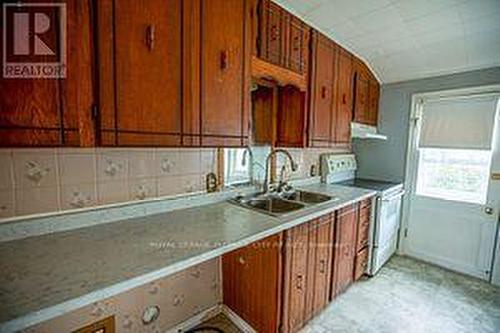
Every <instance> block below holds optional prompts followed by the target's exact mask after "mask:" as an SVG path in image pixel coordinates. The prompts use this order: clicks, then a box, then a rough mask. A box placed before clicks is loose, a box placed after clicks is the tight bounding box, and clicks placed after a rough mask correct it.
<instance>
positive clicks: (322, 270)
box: [319, 259, 326, 274]
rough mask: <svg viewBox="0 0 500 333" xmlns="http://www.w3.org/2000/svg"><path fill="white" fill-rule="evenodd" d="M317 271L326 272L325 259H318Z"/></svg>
mask: <svg viewBox="0 0 500 333" xmlns="http://www.w3.org/2000/svg"><path fill="white" fill-rule="evenodd" d="M319 272H320V273H321V274H325V272H326V261H325V259H321V260H320V261H319Z"/></svg>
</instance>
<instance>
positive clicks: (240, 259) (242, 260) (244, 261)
mask: <svg viewBox="0 0 500 333" xmlns="http://www.w3.org/2000/svg"><path fill="white" fill-rule="evenodd" d="M238 262H239V263H240V264H242V265H244V264H246V263H247V261H246V260H245V257H243V256H240V257H239V258H238Z"/></svg>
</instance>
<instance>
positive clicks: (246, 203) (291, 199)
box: [230, 190, 338, 216]
mask: <svg viewBox="0 0 500 333" xmlns="http://www.w3.org/2000/svg"><path fill="white" fill-rule="evenodd" d="M337 199H338V198H336V197H331V196H328V195H324V194H320V193H314V192H308V191H301V190H295V191H294V192H291V193H289V194H280V195H278V194H257V195H251V196H246V197H238V198H236V199H231V200H230V201H231V202H232V203H235V204H237V205H239V206H242V207H245V208H249V209H252V210H255V211H259V212H262V213H266V214H269V215H273V216H281V215H284V214H287V213H291V212H294V211H297V210H300V209H303V208H305V207H309V206H312V205H316V204H320V203H324V202H328V201H333V200H337Z"/></svg>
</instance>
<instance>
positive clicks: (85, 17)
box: [0, 0, 94, 147]
mask: <svg viewBox="0 0 500 333" xmlns="http://www.w3.org/2000/svg"><path fill="white" fill-rule="evenodd" d="M64 3H65V4H66V10H67V30H66V32H67V36H66V41H67V43H66V54H67V56H66V77H65V78H60V79H57V78H56V79H48V78H4V77H3V75H2V78H0V82H1V83H0V85H1V89H0V147H48V146H92V145H93V144H94V137H93V122H92V117H91V106H92V102H93V91H92V89H93V86H92V49H91V44H92V37H91V36H92V31H91V23H90V22H91V21H90V2H88V1H77V0H66V1H64ZM6 22H7V25H8V26H9V27H10V29H9V30H10V31H12V30H11V29H12V24H13V23H12V20H9V19H8V20H7V21H6ZM52 26H53V27H54V28H53V29H49V31H48V32H47V33H45V34H44V42H45V43H46V44H47V46H48V47H49V48H50V49H51V50H52V49H56V48H57V44H58V40H59V38H60V35H59V32H58V30H57V29H56V28H55V27H56V25H55V24H54V25H52ZM4 51H5V50H3V51H2V52H4ZM56 60H57V59H56ZM21 61H23V62H35V63H36V62H40V61H45V62H53V61H55V60H54V59H53V58H51V57H50V56H39V55H33V56H30V55H27V56H23V59H22V60H21Z"/></svg>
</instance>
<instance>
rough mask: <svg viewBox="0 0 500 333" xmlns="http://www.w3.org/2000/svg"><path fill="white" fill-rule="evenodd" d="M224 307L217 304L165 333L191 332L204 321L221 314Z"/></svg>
mask: <svg viewBox="0 0 500 333" xmlns="http://www.w3.org/2000/svg"><path fill="white" fill-rule="evenodd" d="M222 307H223V305H222V304H217V305H214V306H212V307H211V308H208V309H206V310H203V311H202V312H200V313H198V314H196V315H194V316H192V317H190V318H189V319H187V320H185V321H183V322H182V323H180V324H178V325H176V326H174V327H173V328H170V329H168V330H167V331H165V333H182V332H185V331H187V330H190V329H192V328H194V327H196V326H198V325H200V324H201V323H203V322H204V321H206V320H208V319H210V318H213V317H215V316H217V315H218V314H219V313H221V312H222V311H223V310H222Z"/></svg>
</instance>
